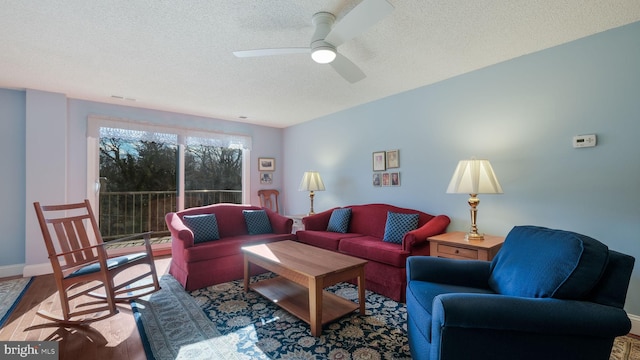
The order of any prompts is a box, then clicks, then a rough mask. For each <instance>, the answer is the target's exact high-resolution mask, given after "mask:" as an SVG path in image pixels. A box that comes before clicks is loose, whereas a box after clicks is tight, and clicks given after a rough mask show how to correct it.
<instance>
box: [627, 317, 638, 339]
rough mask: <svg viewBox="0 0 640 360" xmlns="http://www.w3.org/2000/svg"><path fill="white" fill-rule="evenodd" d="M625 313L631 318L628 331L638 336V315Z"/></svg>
mask: <svg viewBox="0 0 640 360" xmlns="http://www.w3.org/2000/svg"><path fill="white" fill-rule="evenodd" d="M627 315H628V316H629V319H630V320H631V331H629V332H630V333H632V334H633V335H638V336H640V316H638V315H633V314H627Z"/></svg>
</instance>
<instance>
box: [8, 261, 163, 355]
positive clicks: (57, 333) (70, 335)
mask: <svg viewBox="0 0 640 360" xmlns="http://www.w3.org/2000/svg"><path fill="white" fill-rule="evenodd" d="M170 261H171V257H168V256H163V257H156V260H155V263H156V269H157V272H158V277H160V276H162V275H163V274H165V273H166V272H167V271H168V268H169V262H170ZM59 306H60V301H59V298H58V293H57V290H56V285H55V282H54V280H53V276H52V275H43V276H37V277H35V279H34V280H33V282H32V283H31V285H30V286H29V289H28V290H27V292H26V293H25V294H24V296H23V297H22V299H21V301H20V303H18V305H17V306H16V308H15V309H14V310H13V313H12V314H11V316H10V317H9V319H7V321H6V322H5V325H4V326H3V327H2V328H1V329H0V341H8V340H11V341H35V340H47V341H58V342H59V351H60V356H59V359H61V360H63V359H74V360H75V359H118V360H142V359H146V356H145V353H144V348H143V346H142V342H141V340H140V335H139V333H138V328H137V326H136V323H135V320H134V317H133V313H132V311H131V306H130V305H129V304H119V305H118V309H119V311H120V312H119V313H118V314H117V315H115V316H112V317H110V318H108V319H105V320H102V321H97V322H94V323H92V324H90V325H86V326H78V327H68V328H63V327H57V326H55V325H51V323H50V322H49V321H48V320H46V319H44V318H42V317H40V316H38V315H37V314H36V312H37V311H38V309H46V310H49V311H54V310H56V309H59Z"/></svg>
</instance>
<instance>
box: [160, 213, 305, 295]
mask: <svg viewBox="0 0 640 360" xmlns="http://www.w3.org/2000/svg"><path fill="white" fill-rule="evenodd" d="M243 210H265V211H266V213H267V216H268V217H269V222H270V223H271V228H272V230H273V233H270V234H258V235H249V231H248V228H247V225H246V223H245V218H244V215H243V213H242V211H243ZM201 214H215V215H216V220H217V224H218V233H219V237H220V239H218V240H213V241H207V242H201V243H195V244H194V234H193V232H192V231H191V230H190V229H189V228H188V227H187V226H186V225H185V223H184V222H183V217H184V216H185V215H201ZM165 221H166V222H167V227H168V228H169V231H170V232H171V256H172V259H171V265H170V267H169V273H170V274H171V275H172V276H173V277H174V278H176V280H178V282H180V284H182V286H183V287H184V288H185V290H188V291H191V290H195V289H199V288H203V287H206V286H210V285H214V284H220V283H224V282H227V281H231V280H238V279H242V278H243V277H244V266H243V264H244V260H243V255H242V252H241V250H240V248H241V247H242V246H245V245H249V244H256V243H266V242H272V241H281V240H295V239H296V236H295V235H294V234H292V233H291V227H292V226H293V220H292V219H289V218H287V217H284V216H282V215H280V214H278V213H276V212H273V211H271V210H269V209H263V208H260V207H257V206H249V205H236V204H214V205H208V206H202V207H195V208H190V209H185V210H183V211H179V212H171V213H168V214H166V216H165ZM251 269H252V275H256V274H258V273H260V268H258V267H257V266H252V267H251Z"/></svg>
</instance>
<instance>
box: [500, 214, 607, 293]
mask: <svg viewBox="0 0 640 360" xmlns="http://www.w3.org/2000/svg"><path fill="white" fill-rule="evenodd" d="M608 259H609V248H608V247H607V246H606V245H604V244H603V243H601V242H599V241H598V240H595V239H592V238H590V237H588V236H585V235H580V234H577V233H573V232H570V231H563V230H553V229H547V228H544V227H538V226H516V227H514V228H513V229H512V230H511V231H510V232H509V234H508V235H507V238H506V239H505V242H504V244H503V245H502V248H501V249H500V251H499V252H498V254H497V255H496V257H495V258H494V259H493V261H492V263H491V275H490V277H489V286H490V287H491V289H493V291H495V292H497V293H499V294H503V295H511V296H520V297H530V298H548V297H551V298H558V299H580V298H582V297H584V296H585V295H586V294H587V293H589V291H590V290H591V289H592V288H593V287H594V286H595V285H596V284H597V282H598V280H600V277H601V276H602V273H603V272H604V270H605V267H606V266H607V262H608Z"/></svg>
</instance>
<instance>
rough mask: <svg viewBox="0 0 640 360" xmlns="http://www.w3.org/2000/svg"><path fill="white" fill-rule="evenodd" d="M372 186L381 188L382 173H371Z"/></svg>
mask: <svg viewBox="0 0 640 360" xmlns="http://www.w3.org/2000/svg"><path fill="white" fill-rule="evenodd" d="M373 186H382V173H379V172H377V173H373Z"/></svg>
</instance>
